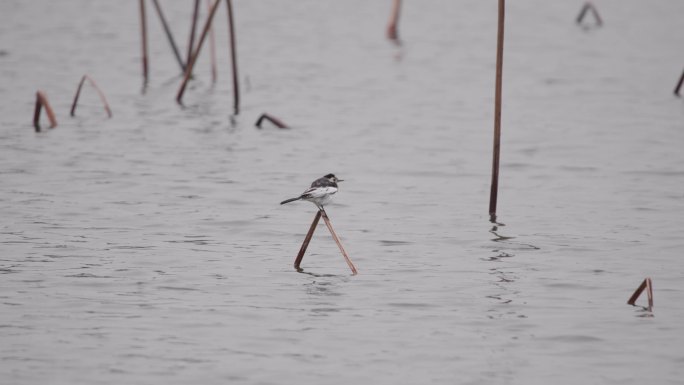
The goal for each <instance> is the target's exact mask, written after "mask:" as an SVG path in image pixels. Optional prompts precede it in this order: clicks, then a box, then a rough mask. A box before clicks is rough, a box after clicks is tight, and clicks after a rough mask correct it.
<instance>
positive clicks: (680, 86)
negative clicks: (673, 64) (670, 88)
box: [674, 72, 684, 96]
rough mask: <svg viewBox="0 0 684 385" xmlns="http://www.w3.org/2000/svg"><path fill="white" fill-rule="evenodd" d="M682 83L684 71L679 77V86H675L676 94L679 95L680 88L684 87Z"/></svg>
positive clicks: (683, 81)
mask: <svg viewBox="0 0 684 385" xmlns="http://www.w3.org/2000/svg"><path fill="white" fill-rule="evenodd" d="M682 83H684V72H682V77H680V78H679V83H677V86H676V87H675V90H674V94H675V95H677V96H681V95H679V90H681V89H682Z"/></svg>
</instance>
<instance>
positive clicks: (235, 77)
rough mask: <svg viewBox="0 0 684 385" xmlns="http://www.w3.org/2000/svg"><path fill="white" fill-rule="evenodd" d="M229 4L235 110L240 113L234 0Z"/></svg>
mask: <svg viewBox="0 0 684 385" xmlns="http://www.w3.org/2000/svg"><path fill="white" fill-rule="evenodd" d="M226 5H227V6H228V30H229V32H230V59H231V64H232V69H233V111H234V113H235V115H237V114H239V113H240V86H239V85H238V73H237V51H236V49H235V23H234V22H233V2H232V0H226Z"/></svg>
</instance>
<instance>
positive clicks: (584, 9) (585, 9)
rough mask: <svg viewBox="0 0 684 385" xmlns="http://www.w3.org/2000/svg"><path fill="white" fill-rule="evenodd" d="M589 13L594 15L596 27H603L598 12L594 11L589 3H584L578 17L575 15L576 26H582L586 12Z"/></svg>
mask: <svg viewBox="0 0 684 385" xmlns="http://www.w3.org/2000/svg"><path fill="white" fill-rule="evenodd" d="M589 11H591V13H592V14H593V15H594V18H595V19H596V25H598V26H601V25H603V19H601V16H600V15H599V13H598V10H597V9H596V7H594V4H592V3H591V2H589V1H587V2H586V3H584V6H582V9H581V10H580V13H579V15H577V24H582V21H583V20H584V17H585V16H586V15H587V12H589Z"/></svg>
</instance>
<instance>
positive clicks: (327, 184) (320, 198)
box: [280, 174, 342, 210]
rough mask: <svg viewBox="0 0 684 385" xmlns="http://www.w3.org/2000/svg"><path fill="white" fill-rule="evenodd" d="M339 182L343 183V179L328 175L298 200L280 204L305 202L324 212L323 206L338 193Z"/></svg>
mask: <svg viewBox="0 0 684 385" xmlns="http://www.w3.org/2000/svg"><path fill="white" fill-rule="evenodd" d="M337 182H342V179H337V177H336V176H335V175H333V174H328V175H326V176H324V177H322V178H318V179H316V180H315V181H313V183H311V187H310V188H308V189H307V190H306V191H304V192H303V193H302V195H300V196H298V197H297V198H291V199H286V200H284V201H282V202H280V204H281V205H284V204H285V203H290V202H294V201H298V200H305V201H309V202H311V203H313V204H315V205H316V206H317V207H318V209H319V210H323V206H325V205H327V204H328V203H330V201H331V200H332V196H333V194H335V193H336V192H337Z"/></svg>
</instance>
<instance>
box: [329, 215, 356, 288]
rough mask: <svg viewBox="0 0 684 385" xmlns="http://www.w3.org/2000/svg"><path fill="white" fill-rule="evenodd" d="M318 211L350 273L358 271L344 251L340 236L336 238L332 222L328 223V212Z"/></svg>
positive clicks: (353, 273) (354, 273)
mask: <svg viewBox="0 0 684 385" xmlns="http://www.w3.org/2000/svg"><path fill="white" fill-rule="evenodd" d="M320 213H321V214H322V215H321V216H322V217H323V221H324V222H325V225H326V226H328V230H330V234H332V237H333V239H334V240H335V243H337V247H339V248H340V251H341V252H342V256H343V257H344V260H345V261H347V265H349V268H350V269H351V271H352V275H356V274H358V272H357V271H356V267H354V264H353V263H352V261H351V259H349V256H348V255H347V252H346V251H344V247H342V243H341V242H340V238H338V237H337V234H335V230H333V227H332V224H331V223H330V218H328V214H327V213H326V212H325V210H320Z"/></svg>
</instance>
